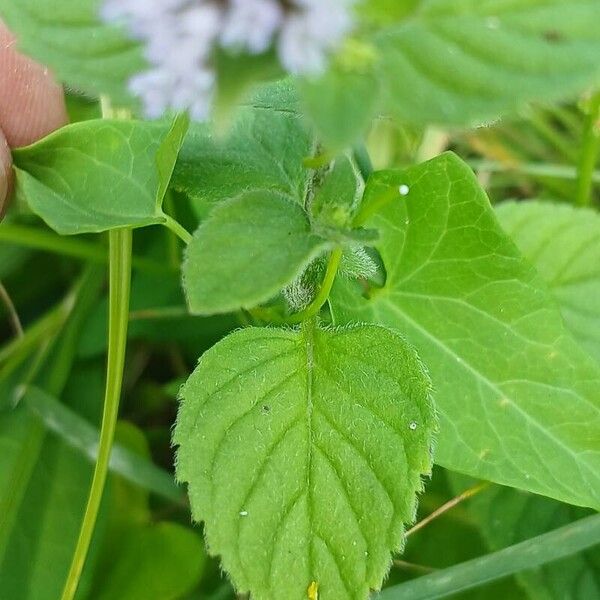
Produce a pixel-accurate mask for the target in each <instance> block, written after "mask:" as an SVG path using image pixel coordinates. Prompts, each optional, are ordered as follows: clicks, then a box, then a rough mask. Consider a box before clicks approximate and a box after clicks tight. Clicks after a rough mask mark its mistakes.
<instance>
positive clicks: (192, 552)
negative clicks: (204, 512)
mask: <svg viewBox="0 0 600 600" xmlns="http://www.w3.org/2000/svg"><path fill="white" fill-rule="evenodd" d="M203 551H204V548H203V544H202V539H201V538H200V537H199V536H198V535H197V534H196V533H194V532H193V531H190V530H189V529H186V528H185V527H183V526H182V525H178V524H176V523H158V524H156V525H150V526H146V527H138V528H135V529H132V530H130V531H128V533H127V535H126V536H125V537H124V538H123V539H122V540H120V543H119V544H118V545H116V546H115V548H114V551H113V553H112V560H111V564H110V566H109V568H108V570H107V571H105V572H103V573H102V576H101V578H99V581H100V582H101V583H100V586H99V589H95V590H94V595H93V598H95V599H97V600H147V599H148V598H160V599H161V600H179V599H180V598H182V597H183V596H184V595H185V594H186V593H188V592H190V591H191V588H193V586H194V585H195V584H197V582H198V578H199V575H200V572H201V568H202V563H201V562H200V561H199V560H197V557H198V556H201V555H202V553H203Z"/></svg>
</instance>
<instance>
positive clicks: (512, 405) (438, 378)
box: [331, 154, 600, 507]
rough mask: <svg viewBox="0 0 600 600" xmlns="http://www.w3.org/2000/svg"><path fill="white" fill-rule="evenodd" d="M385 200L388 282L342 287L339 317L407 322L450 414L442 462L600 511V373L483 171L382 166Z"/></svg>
mask: <svg viewBox="0 0 600 600" xmlns="http://www.w3.org/2000/svg"><path fill="white" fill-rule="evenodd" d="M399 186H407V189H406V188H403V191H404V192H406V191H408V194H407V195H404V196H402V195H401V194H400V193H399ZM381 199H383V200H387V201H388V203H387V205H386V206H385V207H384V208H383V209H381V212H380V213H379V214H376V215H375V216H374V217H373V218H371V219H370V220H369V221H368V222H367V225H369V226H373V227H377V228H378V229H379V231H380V236H381V237H380V241H379V242H378V243H377V244H376V248H377V249H378V250H379V252H380V254H381V257H382V259H383V262H384V265H385V268H386V270H387V280H386V283H385V285H384V287H383V288H382V289H378V290H373V292H372V293H371V295H370V298H364V297H363V293H362V290H359V289H357V287H356V286H352V285H350V284H349V283H347V282H343V281H340V282H338V283H336V286H335V287H334V292H333V297H332V299H331V305H332V308H333V314H334V316H335V320H336V322H337V323H344V322H356V321H363V322H365V321H366V322H377V323H381V324H384V325H387V326H390V327H394V328H395V329H397V330H399V331H400V332H401V333H402V334H403V335H406V337H407V338H408V339H409V341H410V342H411V343H413V344H414V345H415V346H416V347H417V349H418V351H419V353H420V355H421V357H422V358H423V361H424V362H425V364H426V365H427V366H428V368H429V369H430V371H431V376H432V380H433V384H434V389H435V391H436V399H437V402H438V408H439V411H440V414H441V430H440V431H441V433H440V440H439V444H438V450H437V453H436V461H437V462H438V463H439V464H440V465H442V466H444V467H447V468H449V469H451V470H455V471H459V472H463V473H467V474H470V475H472V476H474V477H478V478H482V479H487V480H491V481H495V482H498V483H503V484H505V485H510V486H513V487H519V488H523V489H527V490H530V491H534V492H538V493H540V494H544V495H547V496H551V497H554V498H557V499H560V500H564V501H565V502H570V503H573V504H581V505H584V506H591V507H600V438H599V437H598V435H597V432H598V431H599V428H600V400H599V397H598V389H599V386H600V369H599V368H598V366H597V365H596V364H595V363H594V361H593V360H592V359H591V358H589V356H588V355H587V354H586V353H585V352H584V351H583V350H582V349H581V348H580V346H579V345H578V344H577V343H576V342H575V341H574V340H573V338H572V337H571V336H570V335H569V334H568V333H567V331H566V330H565V328H564V326H563V323H562V318H561V315H560V313H559V312H558V310H557V307H556V304H555V301H554V300H553V298H552V297H551V295H550V294H549V293H548V291H547V290H546V288H545V286H544V284H543V283H542V282H541V280H540V279H539V277H538V275H537V273H536V272H535V270H534V269H533V268H532V267H531V266H530V265H529V263H528V262H527V261H526V259H525V258H524V257H522V255H521V254H520V253H519V252H518V250H517V248H516V247H515V246H514V244H513V243H512V241H511V240H510V239H509V238H508V237H507V236H506V235H505V234H504V232H503V231H502V229H501V228H500V226H499V224H498V222H497V221H496V218H495V215H494V212H493V210H492V208H491V206H490V204H489V201H488V199H487V197H486V195H485V193H484V192H483V190H482V189H481V187H480V186H479V184H478V182H477V180H476V178H475V176H474V175H473V173H472V172H471V171H470V169H469V168H468V167H467V166H466V165H465V164H464V163H463V162H462V161H460V160H459V159H458V158H457V157H455V156H454V155H452V154H444V155H442V156H440V157H438V158H436V159H434V160H432V161H430V162H428V163H424V164H423V165H420V166H417V167H414V168H412V169H409V170H407V171H405V172H401V171H389V172H381V173H378V174H376V175H375V176H374V177H373V178H372V179H371V180H370V183H369V185H368V189H367V192H366V197H365V204H366V205H367V206H371V207H373V206H377V204H378V202H380V201H381Z"/></svg>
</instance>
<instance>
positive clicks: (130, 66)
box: [0, 0, 145, 106]
mask: <svg viewBox="0 0 600 600" xmlns="http://www.w3.org/2000/svg"><path fill="white" fill-rule="evenodd" d="M99 7H100V3H99V0H18V2H15V1H14V0H0V17H1V18H2V19H3V20H4V21H5V22H6V24H7V25H8V26H9V27H10V29H11V30H12V31H13V32H14V33H15V34H16V35H17V37H18V39H19V48H20V49H21V50H22V51H23V52H25V53H26V54H29V55H30V56H32V57H34V58H36V59H37V60H38V61H40V62H41V63H43V64H45V65H47V66H49V67H51V68H52V69H53V71H54V72H55V73H56V75H57V76H58V78H59V79H60V80H61V81H64V82H65V83H67V84H68V85H69V86H71V87H72V88H75V89H77V90H79V91H82V92H86V93H88V94H91V95H93V96H96V97H97V96H99V95H100V94H107V95H109V96H110V97H111V98H112V100H113V101H114V102H115V103H116V104H118V105H121V106H123V105H131V104H133V103H134V101H133V99H132V97H131V96H130V94H129V93H128V91H127V89H126V84H127V81H128V80H129V78H130V77H131V76H132V75H133V74H135V73H136V72H139V71H141V70H143V68H144V65H145V62H144V60H143V59H142V53H141V50H140V47H139V43H138V42H136V41H134V40H132V39H131V38H130V37H128V36H126V35H125V32H123V31H121V30H120V29H119V28H117V27H110V26H107V25H105V24H104V23H102V22H101V21H100V19H99V18H98V11H99Z"/></svg>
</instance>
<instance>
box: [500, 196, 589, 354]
mask: <svg viewBox="0 0 600 600" xmlns="http://www.w3.org/2000/svg"><path fill="white" fill-rule="evenodd" d="M496 212H497V214H498V218H499V219H500V223H501V224H502V226H503V227H504V229H505V230H506V231H507V233H509V234H510V236H511V237H512V239H513V240H514V241H515V243H516V244H517V246H518V247H519V249H520V250H521V252H523V254H524V255H525V256H526V257H527V258H528V259H529V260H530V261H531V262H532V263H533V264H534V265H535V267H536V268H537V270H538V271H539V273H540V275H541V276H542V278H543V279H544V280H545V281H546V282H547V283H548V285H549V287H550V290H551V291H552V293H553V295H554V297H555V298H556V299H557V300H558V303H559V306H560V311H561V313H562V315H563V318H564V320H565V324H566V326H567V327H568V329H569V330H570V331H571V333H572V334H573V335H574V336H575V338H576V339H577V340H578V341H579V343H580V344H581V345H582V346H584V347H585V348H586V349H587V350H588V351H589V352H590V353H591V354H592V356H594V357H595V358H596V359H597V360H599V361H600V302H598V298H600V216H599V215H598V213H597V212H596V211H593V210H589V209H584V208H573V207H571V206H565V205H558V204H551V203H549V202H505V203H503V204H500V205H499V206H498V207H497V209H496Z"/></svg>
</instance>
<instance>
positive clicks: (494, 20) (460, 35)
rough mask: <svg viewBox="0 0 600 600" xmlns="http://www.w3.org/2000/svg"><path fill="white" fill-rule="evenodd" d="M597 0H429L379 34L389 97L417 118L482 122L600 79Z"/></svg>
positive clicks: (398, 110) (393, 106) (396, 108)
mask: <svg viewBox="0 0 600 600" xmlns="http://www.w3.org/2000/svg"><path fill="white" fill-rule="evenodd" d="M599 21H600V3H598V2H597V1H596V0H572V1H570V2H563V1H562V0H520V1H518V2H515V0H460V1H456V2H448V1H447V0H423V1H422V2H421V4H420V7H419V9H418V10H417V11H416V12H415V13H414V14H413V15H412V16H411V17H410V18H408V19H407V20H405V21H404V22H402V23H400V24H398V25H395V26H392V27H390V28H389V29H385V30H383V31H382V32H381V33H379V34H377V35H376V38H375V47H376V51H377V53H378V54H379V61H378V63H377V70H378V72H379V80H380V82H381V85H382V89H383V94H384V96H385V100H384V102H385V105H386V106H388V107H389V108H390V110H392V111H393V112H394V113H395V114H396V115H398V116H399V117H400V118H401V119H403V120H407V121H411V122H417V123H430V122H436V123H452V124H478V123H481V122H482V121H486V120H489V119H494V118H496V117H498V116H500V115H503V114H505V113H508V112H512V111H515V110H517V109H519V108H520V107H521V106H522V105H523V104H524V103H525V102H528V101H531V100H535V99H544V100H552V99H558V98H565V97H569V96H573V95H574V94H577V93H578V92H580V91H582V90H584V89H586V88H587V87H588V86H591V85H593V84H594V83H598V82H599V81H600V64H599V63H598V53H599V52H600V30H599V29H598V27H597V25H596V24H597V23H598V22H599Z"/></svg>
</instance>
